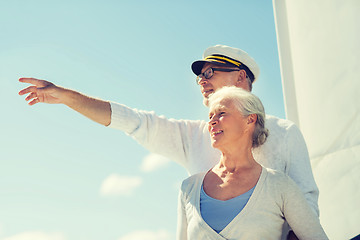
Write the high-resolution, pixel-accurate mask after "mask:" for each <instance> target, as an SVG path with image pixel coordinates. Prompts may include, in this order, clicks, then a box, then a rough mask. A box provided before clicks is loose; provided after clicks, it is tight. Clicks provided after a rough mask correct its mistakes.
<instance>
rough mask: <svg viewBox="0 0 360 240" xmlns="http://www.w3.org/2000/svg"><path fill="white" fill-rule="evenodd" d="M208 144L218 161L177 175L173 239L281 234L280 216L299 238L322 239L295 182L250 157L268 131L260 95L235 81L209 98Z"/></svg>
mask: <svg viewBox="0 0 360 240" xmlns="http://www.w3.org/2000/svg"><path fill="white" fill-rule="evenodd" d="M209 103H210V104H209V107H210V108H209V118H210V121H209V128H208V130H209V132H210V135H211V141H212V146H213V147H214V148H217V149H219V150H220V151H221V152H222V155H221V158H220V159H219V163H218V164H217V165H215V166H214V167H213V168H212V169H210V170H209V171H208V172H205V173H199V174H196V175H193V176H191V177H189V178H187V179H186V180H184V181H183V183H182V186H181V190H180V194H179V208H178V229H177V239H178V240H202V239H204V240H205V239H206V240H209V239H210V240H224V239H234V240H235V239H252V240H254V239H281V234H282V227H283V224H284V222H285V221H287V222H288V224H289V225H290V227H291V228H292V230H293V231H294V232H295V234H296V236H297V237H298V238H299V239H328V238H327V236H326V234H325V232H324V230H323V229H322V227H321V225H320V222H319V219H318V218H317V216H316V215H315V214H314V212H313V211H312V210H311V209H310V207H309V206H308V203H307V202H306V199H305V197H304V196H303V194H302V192H301V191H300V189H299V188H298V187H297V186H296V184H295V183H294V182H293V181H292V180H291V179H290V178H289V177H288V176H286V175H285V174H283V173H280V172H277V171H275V170H271V169H267V168H265V167H263V166H262V165H260V164H259V163H257V162H256V160H255V159H254V157H253V154H252V149H253V148H256V147H258V146H260V145H262V144H263V143H264V142H265V141H266V138H267V136H268V131H267V129H266V128H265V122H264V121H265V112H264V108H263V105H262V103H261V101H260V100H259V99H258V98H257V97H256V96H255V95H253V94H251V93H250V92H247V91H244V90H242V89H240V88H237V87H224V88H222V89H220V90H218V91H217V92H215V93H214V94H213V95H212V96H211V97H210V99H209Z"/></svg>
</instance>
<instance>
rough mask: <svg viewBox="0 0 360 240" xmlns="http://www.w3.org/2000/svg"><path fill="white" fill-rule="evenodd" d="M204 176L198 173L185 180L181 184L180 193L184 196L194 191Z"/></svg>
mask: <svg viewBox="0 0 360 240" xmlns="http://www.w3.org/2000/svg"><path fill="white" fill-rule="evenodd" d="M205 174H206V173H205V172H203V173H198V174H194V175H192V176H190V177H188V178H186V179H185V180H184V181H183V182H182V184H181V191H182V192H183V193H186V194H190V193H191V192H193V191H195V190H196V187H197V186H198V185H200V184H201V183H202V180H203V179H204V176H205Z"/></svg>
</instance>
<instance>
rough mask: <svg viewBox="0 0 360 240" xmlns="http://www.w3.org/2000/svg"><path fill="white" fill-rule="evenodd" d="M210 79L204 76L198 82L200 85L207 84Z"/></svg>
mask: <svg viewBox="0 0 360 240" xmlns="http://www.w3.org/2000/svg"><path fill="white" fill-rule="evenodd" d="M208 81H209V79H206V78H204V77H202V78H200V80H199V82H198V84H199V85H204V84H206V83H207V82H208Z"/></svg>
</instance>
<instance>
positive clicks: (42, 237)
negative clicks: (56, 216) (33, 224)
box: [1, 231, 65, 240]
mask: <svg viewBox="0 0 360 240" xmlns="http://www.w3.org/2000/svg"><path fill="white" fill-rule="evenodd" d="M1 240H65V237H64V236H63V234H61V233H45V232H41V231H33V232H24V233H19V234H16V235H14V236H10V237H6V238H1Z"/></svg>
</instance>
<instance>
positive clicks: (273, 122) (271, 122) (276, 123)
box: [265, 115, 295, 129]
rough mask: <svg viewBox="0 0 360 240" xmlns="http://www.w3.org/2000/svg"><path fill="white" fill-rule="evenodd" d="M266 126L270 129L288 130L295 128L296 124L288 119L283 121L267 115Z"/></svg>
mask: <svg viewBox="0 0 360 240" xmlns="http://www.w3.org/2000/svg"><path fill="white" fill-rule="evenodd" d="M265 124H266V125H267V127H269V128H279V129H288V128H291V127H294V126H295V124H294V123H293V122H292V121H290V120H288V119H282V118H278V117H275V116H272V115H266V118H265Z"/></svg>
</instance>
